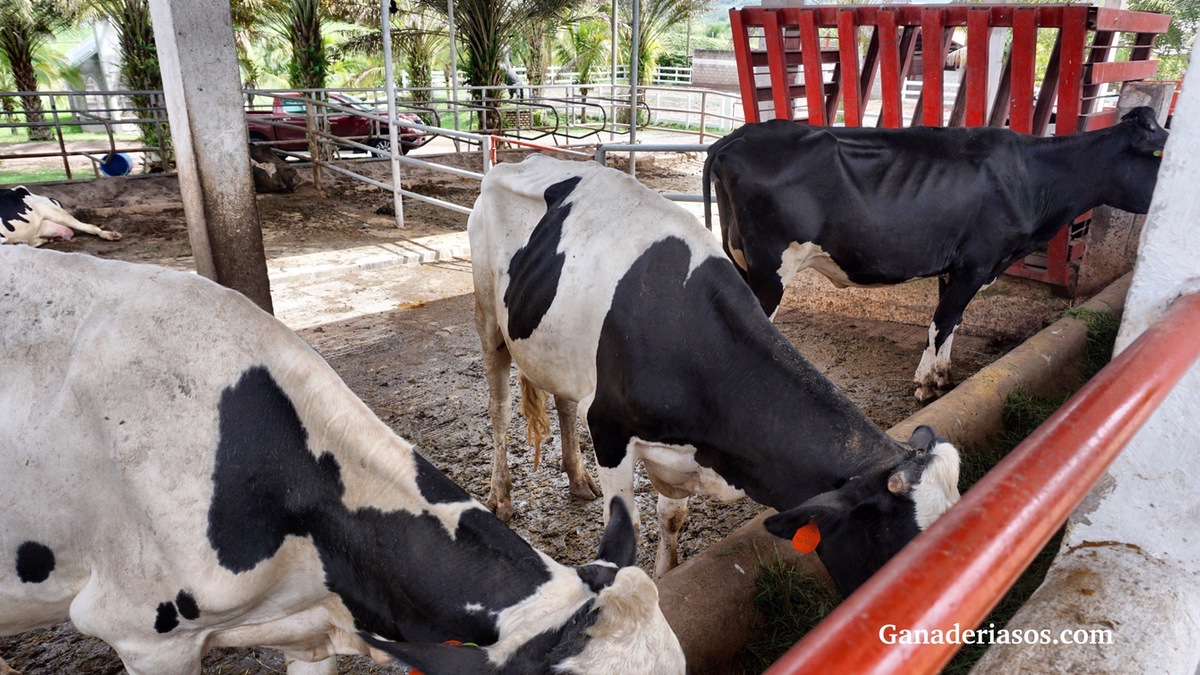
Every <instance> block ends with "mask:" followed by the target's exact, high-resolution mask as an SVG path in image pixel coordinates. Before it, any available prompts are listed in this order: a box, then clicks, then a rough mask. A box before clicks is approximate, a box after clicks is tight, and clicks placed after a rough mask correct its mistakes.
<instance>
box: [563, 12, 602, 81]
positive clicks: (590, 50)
mask: <svg viewBox="0 0 1200 675" xmlns="http://www.w3.org/2000/svg"><path fill="white" fill-rule="evenodd" d="M609 40H610V34H609V28H608V21H607V20H605V19H603V18H600V17H597V16H576V17H572V18H571V19H568V20H567V21H566V22H565V23H564V25H563V27H562V29H560V30H559V32H558V42H557V44H556V45H555V52H556V53H557V56H558V60H559V63H561V64H562V67H563V68H564V69H567V70H574V71H575V72H576V73H577V77H576V81H577V82H578V83H579V84H590V83H591V82H592V77H593V74H594V72H595V71H596V70H598V69H602V67H603V65H604V62H605V60H606V59H607V58H608V55H609V44H608V43H609ZM579 91H580V93H581V94H582V95H583V96H585V97H586V96H587V94H588V89H587V88H586V87H581V88H580V90H579Z"/></svg>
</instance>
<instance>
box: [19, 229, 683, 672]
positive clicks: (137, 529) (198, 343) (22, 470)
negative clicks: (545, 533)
mask: <svg viewBox="0 0 1200 675" xmlns="http://www.w3.org/2000/svg"><path fill="white" fill-rule="evenodd" d="M0 372H2V373H3V377H0V476H3V477H4V480H3V481H0V635H6V634H13V633H18V632H21V631H24V630H27V629H30V628H32V627H36V626H41V625H47V624H52V623H56V622H59V621H62V620H64V619H66V618H68V617H69V618H70V619H71V620H72V621H74V622H75V626H76V627H78V628H79V630H80V631H82V632H84V633H87V634H90V635H95V636H98V637H100V638H102V639H104V640H105V641H107V642H108V643H109V644H111V645H112V646H113V647H114V648H115V649H116V651H117V653H118V654H119V655H120V656H121V659H122V660H123V661H124V662H125V666H126V668H127V669H128V670H129V672H130V673H133V674H134V675H138V674H143V673H153V674H155V675H162V674H171V673H180V674H182V673H199V672H200V657H201V655H202V654H203V653H204V652H205V651H206V650H207V649H209V648H211V647H218V646H249V645H264V646H272V647H278V648H280V649H282V650H284V652H285V654H286V655H287V656H288V657H289V659H292V660H295V661H294V663H293V664H292V665H293V667H292V668H290V669H289V672H293V673H294V672H304V673H317V672H320V673H330V672H335V669H336V663H335V660H334V659H332V658H330V657H332V656H333V655H334V654H353V653H367V652H369V653H370V654H371V655H372V656H374V657H376V658H377V659H381V660H387V659H388V658H389V657H388V654H391V655H394V656H396V657H397V658H399V659H401V660H402V661H404V662H406V663H409V664H411V665H414V666H416V667H419V668H421V669H422V670H424V671H425V672H428V673H484V672H505V673H531V672H551V671H553V672H573V673H595V672H636V673H650V672H655V673H657V672H666V673H682V672H683V671H684V662H683V653H682V651H681V649H680V647H679V643H678V641H677V640H676V638H675V636H674V634H673V633H672V632H671V629H670V627H669V626H668V625H667V623H666V620H665V619H664V618H663V615H662V613H661V612H660V610H659V608H658V595H657V591H656V589H655V586H654V582H653V581H651V580H650V577H649V575H647V574H646V573H645V572H644V571H642V570H641V569H639V568H637V567H630V565H632V564H633V559H634V555H635V552H636V540H635V538H634V530H633V522H632V519H631V518H630V517H629V515H628V514H627V513H626V512H625V508H624V503H622V504H621V505H619V506H617V507H616V511H615V512H614V518H613V521H612V523H611V524H610V527H609V529H608V530H607V531H606V532H605V536H604V540H603V543H602V544H601V548H600V557H599V559H598V560H597V561H596V562H594V563H591V564H588V565H585V566H582V567H578V568H572V567H566V566H563V565H560V564H558V563H556V562H554V561H553V560H551V559H550V558H548V557H547V556H546V555H544V554H543V553H541V552H539V551H537V550H536V549H534V548H533V547H531V546H530V545H529V544H528V543H526V542H525V541H524V540H522V539H521V538H520V537H518V536H517V535H516V534H515V533H513V532H512V531H511V530H509V529H508V528H507V527H506V526H504V525H503V524H502V523H501V522H500V521H499V520H497V519H496V518H495V517H494V516H493V515H492V514H491V513H489V512H488V510H487V509H486V508H484V507H483V505H482V504H480V503H479V502H477V501H475V500H473V499H472V498H471V497H470V496H469V495H468V494H467V493H466V492H464V491H463V490H462V489H461V488H459V487H458V486H457V485H455V484H454V483H453V482H451V481H450V480H449V479H448V478H446V477H445V476H444V475H443V474H442V473H441V472H440V471H438V470H437V469H436V468H434V467H433V465H431V464H430V463H429V462H427V461H425V459H423V458H422V457H421V456H420V455H419V454H417V453H416V452H414V451H413V449H412V446H411V445H410V444H409V443H408V442H406V441H405V440H404V439H402V438H400V437H399V436H396V435H395V434H394V433H392V431H391V430H390V429H389V428H388V427H387V426H386V425H385V424H384V423H383V422H381V421H380V420H379V419H378V418H377V417H376V416H375V415H374V414H372V413H371V411H370V410H369V409H368V408H367V407H366V406H365V405H364V404H363V403H362V402H361V401H360V400H359V399H358V398H357V397H356V396H355V395H354V394H353V393H352V392H351V391H350V389H349V388H347V387H346V385H345V384H344V383H343V382H342V381H341V379H339V378H338V376H337V375H336V374H335V373H334V372H333V370H332V369H330V368H329V366H328V365H326V363H325V362H324V361H323V360H322V359H321V358H320V357H319V356H318V355H317V354H316V352H314V351H312V349H310V348H309V347H308V345H306V344H305V343H304V342H303V341H301V340H300V338H298V337H297V336H296V335H295V334H294V333H292V332H291V331H290V330H288V329H287V328H285V327H284V326H283V325H282V324H281V323H279V322H278V321H276V320H275V319H274V318H272V317H271V316H269V315H267V314H265V313H264V312H262V311H260V310H259V309H258V308H257V307H255V306H254V305H253V304H251V303H250V302H249V301H247V300H246V299H245V298H243V297H242V296H241V295H239V294H237V293H235V292H233V291H229V290H227V289H224V288H221V287H219V286H217V285H216V284H213V283H211V282H209V281H206V280H204V279H201V278H199V277H196V276H194V275H188V274H183V273H179V272H173V271H169V270H165V269H162V268H158V267H154V266H148V265H131V264H127V263H119V262H112V261H103V260H98V259H95V258H93V257H90V256H85V255H82V254H63V253H55V252H49V251H35V250H31V249H25V248H9V249H0ZM447 640H458V641H460V642H463V643H474V644H475V645H478V647H476V646H466V647H463V646H457V647H450V646H446V645H443V644H442V643H443V642H445V641H447ZM368 643H369V645H368ZM305 662H310V663H309V664H306V663H305ZM311 662H317V663H316V664H315V665H312V664H311Z"/></svg>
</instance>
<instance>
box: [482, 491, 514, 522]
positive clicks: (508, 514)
mask: <svg viewBox="0 0 1200 675" xmlns="http://www.w3.org/2000/svg"><path fill="white" fill-rule="evenodd" d="M485 505H486V506H487V507H488V511H491V512H492V513H494V514H496V517H497V518H499V519H500V522H502V523H507V522H508V521H509V520H511V519H512V517H513V514H515V513H516V512H517V510H516V509H515V508H513V505H512V500H510V499H496V498H495V497H493V496H491V495H488V498H487V502H485Z"/></svg>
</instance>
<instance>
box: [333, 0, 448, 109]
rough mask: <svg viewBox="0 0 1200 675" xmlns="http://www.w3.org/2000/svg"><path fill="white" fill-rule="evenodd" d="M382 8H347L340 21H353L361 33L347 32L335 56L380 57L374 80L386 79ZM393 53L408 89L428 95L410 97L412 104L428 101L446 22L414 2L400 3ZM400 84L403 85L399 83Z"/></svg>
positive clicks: (394, 32)
mask: <svg viewBox="0 0 1200 675" xmlns="http://www.w3.org/2000/svg"><path fill="white" fill-rule="evenodd" d="M379 9H380V8H379V5H378V4H370V5H357V6H350V7H346V8H344V10H343V11H341V12H340V14H339V18H342V19H344V20H347V21H353V22H354V23H355V24H356V25H357V26H358V29H357V30H356V31H354V32H352V33H351V32H349V31H347V34H348V35H350V37H348V38H347V39H346V40H344V41H343V42H342V43H341V44H339V45H338V46H337V47H336V48H335V49H334V52H333V53H334V55H335V56H338V57H345V56H348V55H358V56H368V57H377V58H378V65H377V66H374V67H375V68H377V69H378V70H377V71H374V73H373V77H372V79H373V80H374V81H376V82H379V81H382V79H383V73H382V68H383V61H382V58H381V56H380V55H381V53H382V51H383V31H382V30H381V29H380V28H379V26H380V22H381V17H380V14H379ZM391 21H392V53H393V54H394V55H396V56H398V57H399V61H400V63H401V65H402V67H403V68H404V69H405V70H406V71H407V72H408V76H409V86H410V87H412V88H414V89H424V90H425V91H423V92H420V93H416V94H410V98H411V99H413V100H421V99H428V98H429V97H430V96H431V95H430V93H429V91H428V89H429V88H430V87H432V86H433V62H434V60H435V58H436V57H437V54H438V52H439V51H441V50H442V48H443V47H444V46H445V44H446V41H447V37H448V34H447V31H446V22H445V20H444V19H442V18H440V17H438V16H437V15H435V14H434V13H433V12H431V11H430V10H429V9H428V8H427V7H425V6H423V5H420V4H417V3H416V2H415V1H413V0H407V1H405V2H401V3H398V11H397V12H396V13H394V14H392V15H391ZM397 84H400V82H399V81H397Z"/></svg>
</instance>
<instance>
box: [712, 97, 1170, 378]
mask: <svg viewBox="0 0 1200 675" xmlns="http://www.w3.org/2000/svg"><path fill="white" fill-rule="evenodd" d="M1166 141H1167V132H1166V131H1165V130H1164V129H1163V128H1162V127H1160V126H1159V125H1158V122H1157V121H1156V120H1155V118H1154V111H1153V110H1151V109H1150V108H1145V107H1143V108H1136V109H1134V110H1133V111H1131V112H1130V113H1128V114H1127V115H1125V117H1124V118H1123V119H1122V120H1121V122H1120V124H1117V125H1116V126H1114V127H1111V128H1108V129H1103V130H1100V131H1092V132H1087V133H1081V134H1075V135H1073V136H1060V137H1055V138H1040V137H1034V136H1027V135H1023V134H1018V133H1014V132H1011V131H1008V130H1005V129H994V128H987V127H977V128H954V129H942V128H929V127H921V128H913V129H863V128H850V127H846V128H830V127H811V126H807V125H804V124H797V123H794V122H788V121H784V120H772V121H770V122H763V123H760V124H747V125H746V126H744V127H742V128H741V129H738V130H737V131H735V132H733V133H732V134H730V135H728V136H726V137H725V138H722V139H721V140H719V141H717V142H716V143H713V144H712V146H711V147H709V150H708V158H707V160H706V161H705V163H704V178H703V180H704V188H703V190H704V201H705V217H706V222H710V221H711V211H712V208H711V199H710V183H712V182H715V183H716V193H717V207H718V209H719V211H720V215H721V235H722V241H723V242H724V246H725V253H726V254H727V255H728V256H729V257H730V258H732V259H733V261H734V262H735V263H736V264H737V266H738V267H739V268H740V270H741V271H742V274H743V276H744V277H745V278H746V281H747V282H748V283H749V284H750V288H751V289H752V290H753V291H754V295H755V296H757V297H758V301H759V302H760V303H761V304H762V308H763V310H764V311H765V312H766V313H767V314H768V315H773V314H774V312H775V311H776V310H777V308H778V307H779V301H780V299H781V298H782V297H783V289H784V287H785V286H786V285H787V283H788V282H789V281H790V280H791V278H792V276H793V275H794V274H796V273H797V272H799V271H800V270H802V269H805V268H807V267H812V268H814V269H815V270H817V271H818V272H820V273H821V274H823V275H825V276H826V277H828V278H829V280H830V281H832V282H833V284H834V285H835V286H838V287H839V288H844V287H846V286H874V285H886V284H898V283H901V282H905V281H909V280H912V279H916V278H920V277H932V276H938V277H939V280H940V282H941V283H940V284H939V286H938V289H939V299H938V306H937V310H936V311H935V312H934V315H933V322H932V323H931V324H930V326H929V344H928V347H927V348H926V350H925V352H924V354H923V356H922V357H921V363H920V365H919V366H918V368H917V374H916V382H917V385H918V386H917V391H916V396H917V398H918V399H920V400H922V401H926V400H929V399H932V398H934V397H935V396H936V393H935V389H945V388H948V387H949V386H950V384H951V378H950V348H951V343H952V341H953V338H954V330H955V328H956V327H957V326H958V324H959V323H960V322H961V321H962V313H963V310H964V309H965V308H966V306H967V303H968V302H970V301H971V298H973V297H975V294H976V293H977V292H978V291H979V289H980V288H982V287H983V286H984V285H986V284H989V283H991V282H993V281H995V280H996V277H998V276H999V275H1000V274H1001V273H1002V272H1004V270H1006V269H1007V268H1008V267H1009V266H1010V265H1012V264H1013V263H1014V262H1016V261H1017V260H1020V259H1021V258H1023V257H1025V256H1026V255H1028V254H1030V253H1032V252H1033V251H1035V250H1036V249H1037V248H1038V247H1040V246H1042V245H1043V244H1045V243H1046V242H1047V241H1049V240H1050V238H1051V237H1053V236H1054V234H1055V233H1056V232H1057V231H1058V230H1059V229H1060V228H1062V227H1063V226H1064V225H1065V224H1067V223H1068V222H1070V221H1071V220H1073V219H1074V218H1075V217H1077V216H1079V215H1080V214H1082V213H1084V212H1086V211H1087V210H1088V209H1091V208H1094V207H1096V206H1100V205H1102V204H1107V205H1109V206H1114V207H1116V208H1119V209H1123V210H1125V211H1132V212H1134V213H1145V212H1146V211H1147V210H1148V209H1149V208H1150V196H1151V194H1152V193H1153V192H1154V183H1155V180H1156V178H1157V175H1158V166H1159V164H1160V162H1161V157H1162V149H1163V146H1164V144H1165V143H1166Z"/></svg>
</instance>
